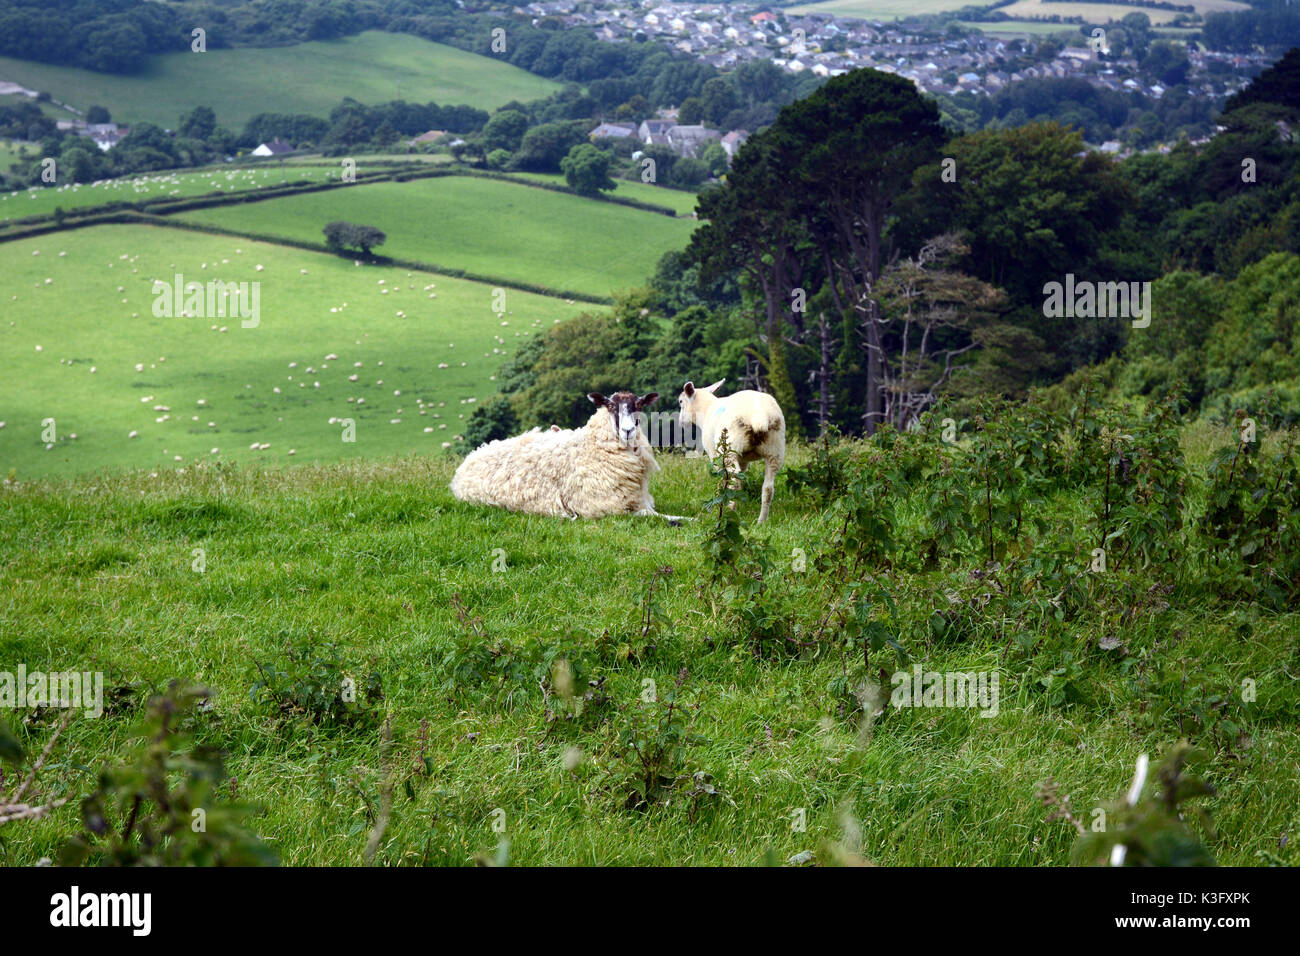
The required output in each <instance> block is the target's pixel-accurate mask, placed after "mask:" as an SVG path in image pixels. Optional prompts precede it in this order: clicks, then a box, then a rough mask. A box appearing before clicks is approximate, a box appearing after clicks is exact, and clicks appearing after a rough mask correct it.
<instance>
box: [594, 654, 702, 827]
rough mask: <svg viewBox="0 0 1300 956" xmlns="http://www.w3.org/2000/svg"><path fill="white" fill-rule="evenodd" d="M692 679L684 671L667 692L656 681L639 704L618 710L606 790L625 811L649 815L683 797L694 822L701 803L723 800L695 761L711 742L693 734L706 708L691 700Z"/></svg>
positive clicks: (636, 702) (648, 688)
mask: <svg viewBox="0 0 1300 956" xmlns="http://www.w3.org/2000/svg"><path fill="white" fill-rule="evenodd" d="M688 676H689V675H688V672H687V670H686V668H684V667H683V668H682V669H681V670H680V671H678V672H677V676H676V678H675V679H674V680H673V682H672V684H671V685H670V686H669V687H668V688H666V689H664V690H660V689H659V688H657V687H656V686H655V685H654V683H653V682H652V681H651V682H649V683H648V684H643V690H642V693H641V695H640V696H639V697H637V698H636V700H634V701H633V702H631V703H628V704H620V705H619V707H618V710H619V722H618V725H617V728H616V733H617V739H616V744H615V747H614V757H615V761H616V762H615V764H614V765H613V766H612V767H611V768H610V769H609V771H608V772H607V777H608V779H607V786H608V787H609V788H610V789H611V790H612V791H613V792H614V793H615V794H616V795H618V796H619V797H620V798H621V803H622V806H623V807H624V808H625V809H627V810H637V811H646V810H649V809H650V808H651V807H653V806H656V805H663V804H667V803H668V802H670V801H671V799H672V798H673V797H674V796H683V797H684V798H685V799H686V800H687V804H688V815H689V816H690V817H691V819H694V818H695V816H696V815H697V814H698V812H699V809H700V807H701V803H702V802H704V801H708V802H712V801H713V800H715V799H724V797H723V794H722V793H721V791H719V790H718V789H717V787H716V786H715V785H714V783H713V778H712V777H711V776H710V775H709V774H708V773H706V772H705V771H703V770H701V769H699V768H698V767H697V766H696V765H695V763H694V761H693V760H692V759H691V754H692V751H693V750H694V749H695V748H696V747H699V746H701V745H703V744H706V743H708V741H707V740H706V739H704V738H703V737H701V736H700V735H699V734H697V733H695V731H694V727H695V722H696V720H698V718H699V716H700V712H701V709H702V705H701V704H700V702H699V700H698V698H697V699H696V700H694V701H690V700H688V699H687V696H686V694H685V685H686V679H687V677H688Z"/></svg>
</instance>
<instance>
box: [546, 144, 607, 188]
mask: <svg viewBox="0 0 1300 956" xmlns="http://www.w3.org/2000/svg"><path fill="white" fill-rule="evenodd" d="M609 159H610V157H609V153H606V152H604V151H603V150H599V149H597V148H596V147H595V146H592V145H591V144H590V143H579V144H578V145H577V146H575V147H573V148H572V149H571V150H569V155H567V156H565V157H564V158H563V159H562V160H560V169H561V170H562V171H563V172H564V181H565V182H567V183H568V184H569V185H570V186H572V187H573V188H574V189H575V190H577V191H578V192H580V193H582V195H584V196H596V195H598V194H599V193H600V191H601V190H602V189H604V190H611V189H614V188H616V186H617V183H615V182H614V180H612V179H610V178H609Z"/></svg>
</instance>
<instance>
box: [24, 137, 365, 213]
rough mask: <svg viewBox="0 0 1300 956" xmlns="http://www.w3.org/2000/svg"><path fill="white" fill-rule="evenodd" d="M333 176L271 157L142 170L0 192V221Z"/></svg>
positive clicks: (331, 169) (330, 169)
mask: <svg viewBox="0 0 1300 956" xmlns="http://www.w3.org/2000/svg"><path fill="white" fill-rule="evenodd" d="M4 163H5V161H4V159H3V154H0V164H4ZM363 168H364V164H358V170H361V169H363ZM337 178H338V163H337V162H335V164H334V165H333V166H308V165H303V166H285V167H281V166H280V165H279V164H278V163H275V162H274V161H272V162H269V163H266V164H263V165H247V166H229V167H224V168H217V169H208V170H199V171H186V170H170V171H166V172H157V173H144V174H141V175H138V176H125V177H123V178H121V179H106V180H101V181H99V182H95V183H78V184H76V185H72V186H34V187H30V188H27V189H14V190H9V191H7V192H0V222H3V221H5V220H9V219H20V218H23V217H26V216H48V215H51V214H52V213H53V212H54V210H55V209H56V208H59V207H62V208H63V210H64V211H71V210H73V209H89V208H91V207H93V206H101V205H107V204H109V203H116V202H140V201H142V200H146V199H160V198H163V197H168V196H175V197H177V198H182V197H185V196H199V195H203V194H205V193H211V192H238V191H244V190H257V189H265V188H268V187H271V188H274V187H276V186H282V185H284V184H285V183H286V182H297V181H301V180H310V181H314V182H317V181H318V182H323V181H325V180H327V179H337Z"/></svg>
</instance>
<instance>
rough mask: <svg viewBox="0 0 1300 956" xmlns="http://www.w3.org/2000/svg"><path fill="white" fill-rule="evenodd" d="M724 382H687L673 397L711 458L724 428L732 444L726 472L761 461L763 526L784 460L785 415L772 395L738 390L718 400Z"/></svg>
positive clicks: (716, 452) (713, 456) (761, 512)
mask: <svg viewBox="0 0 1300 956" xmlns="http://www.w3.org/2000/svg"><path fill="white" fill-rule="evenodd" d="M725 381H726V379H725V378H724V379H719V380H718V381H716V382H714V383H713V384H712V385H710V386H709V387H708V388H696V387H695V385H694V384H693V383H691V382H687V383H686V385H685V386H683V388H682V394H681V395H679V396H678V397H677V403H678V404H679V405H680V406H681V410H682V413H681V421H682V422H683V423H684V424H693V425H695V427H696V428H698V429H699V430H700V439H701V441H702V442H703V444H704V451H705V453H706V454H707V455H708V456H709V457H710V458H716V457H717V456H718V441H719V439H720V438H721V436H722V432H723V429H726V432H727V444H728V445H729V446H730V447H731V455H730V456H729V457H730V459H731V460H730V461H728V462H726V463H725V464H726V466H727V470H728V471H730V472H737V471H744V470H745V469H746V468H748V467H749V463H750V462H752V461H762V462H763V463H764V464H765V466H766V470H765V471H764V472H763V504H762V507H761V508H760V509H759V512H758V523H759V524H762V523H763V522H765V521H766V520H767V514H768V511H769V510H770V509H771V507H772V491H773V489H775V487H776V473H777V472H778V471H779V470H780V469H781V465H782V463H783V462H784V461H785V416H784V415H782V414H781V406H780V405H778V404H777V403H776V399H775V398H773V397H772V396H771V395H768V394H767V393H766V392H754V391H744V392H736V394H734V395H728V396H727V397H726V398H719V397H718V396H717V395H716V394H715V393H716V392H717V390H718V386H719V385H721V384H722V383H723V382H725Z"/></svg>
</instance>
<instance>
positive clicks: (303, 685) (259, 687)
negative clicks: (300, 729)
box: [249, 638, 384, 729]
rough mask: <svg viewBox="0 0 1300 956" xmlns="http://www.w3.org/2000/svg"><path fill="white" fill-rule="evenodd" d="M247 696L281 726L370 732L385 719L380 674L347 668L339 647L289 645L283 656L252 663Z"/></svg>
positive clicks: (295, 642) (292, 641)
mask: <svg viewBox="0 0 1300 956" xmlns="http://www.w3.org/2000/svg"><path fill="white" fill-rule="evenodd" d="M249 677H250V683H251V686H250V688H249V696H250V697H251V698H252V699H253V701H255V702H256V703H259V704H261V705H263V706H265V707H267V708H269V709H270V710H271V711H272V712H273V713H274V714H275V715H276V716H278V717H279V718H281V719H282V720H289V721H305V722H306V723H308V724H313V725H317V726H322V727H347V728H357V729H373V728H374V727H376V726H378V724H379V720H380V718H381V716H382V715H383V703H384V687H383V682H382V681H381V680H380V676H379V672H378V671H377V670H375V669H374V667H373V661H372V662H371V666H370V669H369V670H368V671H367V670H365V667H364V665H349V664H348V663H347V662H345V661H344V659H343V656H342V654H341V652H340V649H339V646H338V645H337V644H333V643H319V644H318V643H317V642H316V641H314V640H313V639H311V638H305V639H298V640H295V639H293V638H290V639H287V640H286V641H285V644H284V649H283V651H282V653H281V654H280V655H278V656H276V657H273V658H269V659H267V660H259V659H257V658H253V663H252V667H251V668H250V675H249Z"/></svg>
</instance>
